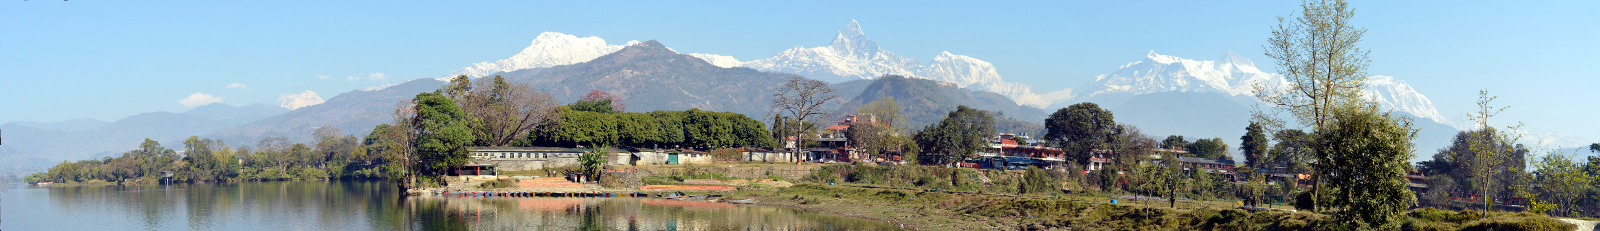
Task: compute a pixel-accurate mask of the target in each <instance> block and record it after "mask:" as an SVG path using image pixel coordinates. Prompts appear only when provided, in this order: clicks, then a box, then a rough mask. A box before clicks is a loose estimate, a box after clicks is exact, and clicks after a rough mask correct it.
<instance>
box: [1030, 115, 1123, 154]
mask: <svg viewBox="0 0 1600 231" xmlns="http://www.w3.org/2000/svg"><path fill="white" fill-rule="evenodd" d="M1044 128H1045V135H1044V140H1045V141H1047V142H1049V143H1053V144H1056V146H1057V147H1060V148H1061V150H1062V151H1065V152H1066V155H1065V156H1066V158H1068V159H1071V160H1073V161H1077V162H1078V164H1079V165H1088V164H1089V153H1090V151H1092V150H1094V149H1100V148H1103V146H1104V145H1105V143H1106V142H1107V141H1108V140H1109V139H1110V137H1111V136H1112V135H1113V134H1114V133H1115V129H1116V128H1117V122H1116V121H1115V120H1114V117H1113V116H1112V115H1111V111H1109V110H1105V109H1101V108H1100V105H1097V104H1094V103H1090V102H1083V103H1078V104H1073V105H1071V106H1067V107H1065V108H1061V109H1060V110H1056V112H1055V113H1051V114H1050V117H1049V118H1046V119H1045V120H1044Z"/></svg>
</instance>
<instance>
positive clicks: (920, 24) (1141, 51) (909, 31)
mask: <svg viewBox="0 0 1600 231" xmlns="http://www.w3.org/2000/svg"><path fill="white" fill-rule="evenodd" d="M1353 4H1354V6H1355V8H1356V10H1357V11H1356V12H1357V16H1356V18H1355V20H1356V21H1355V23H1356V25H1357V26H1360V27H1366V28H1368V29H1369V31H1368V33H1367V36H1366V41H1364V42H1363V43H1361V46H1362V47H1365V48H1367V49H1371V50H1372V51H1373V52H1372V56H1371V57H1372V60H1373V63H1372V66H1371V70H1370V73H1371V74H1374V75H1388V76H1394V77H1396V78H1398V79H1400V80H1404V81H1406V82H1408V83H1409V84H1410V85H1411V86H1412V87H1414V88H1415V89H1416V90H1417V91H1418V92H1421V93H1422V94H1424V95H1426V96H1427V97H1428V98H1429V99H1431V100H1432V101H1433V104H1434V106H1435V107H1437V108H1438V109H1439V112H1440V113H1441V114H1444V115H1445V116H1446V117H1454V116H1455V115H1459V114H1461V113H1465V112H1468V111H1471V110H1473V109H1474V104H1473V103H1474V102H1473V101H1474V100H1475V99H1476V97H1477V95H1476V93H1477V91H1478V90H1481V89H1488V90H1490V91H1491V93H1493V94H1494V95H1498V96H1500V100H1498V101H1496V103H1497V104H1500V105H1511V106H1512V107H1511V108H1510V109H1508V110H1507V111H1506V112H1505V113H1503V114H1501V116H1500V117H1497V119H1499V120H1500V121H1503V122H1505V123H1514V122H1516V121H1521V122H1523V123H1526V124H1527V126H1528V127H1527V128H1529V129H1530V130H1533V131H1537V132H1550V133H1560V134H1565V135H1568V136H1571V138H1568V139H1567V140H1569V141H1564V143H1566V144H1567V145H1568V146H1570V144H1576V143H1580V142H1594V141H1596V140H1595V139H1596V138H1600V121H1597V120H1595V119H1592V117H1593V116H1591V115H1593V114H1596V112H1600V109H1596V108H1595V107H1594V105H1595V102H1600V94H1597V93H1596V91H1594V90H1591V88H1590V87H1589V86H1595V85H1600V72H1596V71H1594V70H1595V69H1596V68H1594V66H1595V65H1596V63H1600V56H1596V54H1597V53H1600V14H1597V13H1595V12H1600V1H1569V2H1540V3H1535V4H1527V3H1520V2H1518V3H1507V2H1474V1H1440V2H1412V1H1354V2H1353ZM1298 5H1299V3H1298V2H1293V1H1173V2H1128V1H1089V3H1059V2H1047V3H1045V4H1039V3H1033V2H1028V3H990V2H983V3H973V2H971V1H959V2H932V1H904V2H867V3H862V2H858V1H838V2H823V1H801V2H771V1H740V2H693V1H649V2H609V1H561V2H542V1H541V2H531V1H516V2H488V1H472V2H456V1H424V2H409V3H393V2H387V1H385V2H377V1H374V2H332V3H330V2H326V1H305V2H295V1H270V2H266V1H264V2H258V3H237V2H232V1H140V2H128V1H93V0H77V1H47V0H35V1H5V2H0V110H3V111H0V123H4V122H7V121H41V122H53V121H60V120H65V119H72V118H94V119H99V120H106V121H114V120H116V119H120V118H122V117H126V116H130V115H133V114H137V113H143V112H153V111H172V112H182V111H185V110H188V109H189V107H188V106H186V105H184V103H180V100H183V99H185V98H188V97H190V96H193V95H194V94H195V93H202V94H205V95H209V96H211V97H213V98H206V97H199V98H196V99H192V100H191V101H186V102H188V103H190V104H191V105H193V104H194V103H195V102H209V101H206V100H199V99H209V100H212V101H215V100H218V98H220V101H221V102H223V103H228V104H236V105H242V104H253V103H266V104H272V105H277V104H279V100H280V98H281V97H283V96H284V95H288V94H297V93H300V92H303V91H307V90H310V91H313V92H315V93H317V94H319V95H321V97H322V98H324V99H331V98H333V97H334V96H335V95H338V94H340V93H343V92H348V91H351V90H354V89H359V88H364V87H371V86H379V85H384V84H393V83H399V82H403V81H405V80H410V79H417V78H434V77H440V76H443V75H445V74H448V73H449V72H450V71H452V70H456V69H459V68H461V67H464V66H466V65H469V64H471V63H475V62H483V61H491V62H492V61H495V60H500V59H504V58H506V57H509V56H511V55H513V54H516V53H517V52H519V51H521V49H522V48H524V47H526V46H528V42H529V41H531V40H533V38H534V37H535V36H537V35H538V34H539V33H541V32H546V31H553V32H561V33H567V34H572V35H577V36H580V37H587V36H598V37H601V38H604V39H606V40H607V41H608V42H609V43H612V44H622V43H623V42H626V41H628V40H650V39H656V40H658V41H660V42H661V43H663V44H665V45H667V46H669V47H672V48H674V49H676V50H678V51H680V52H686V53H691V52H692V53H710V54H721V55H731V56H734V57H736V58H738V59H740V60H743V61H748V60H752V59H760V58H766V57H770V56H772V55H773V54H776V53H778V52H781V51H783V50H785V49H788V48H792V47H795V46H805V47H814V46H823V45H827V43H828V42H829V41H831V40H832V38H833V35H834V33H835V32H837V31H838V30H839V29H841V28H843V27H844V25H845V24H846V23H848V22H849V21H850V20H857V21H859V22H860V23H861V26H862V28H863V30H864V31H865V32H866V33H867V35H868V36H869V37H870V38H871V39H872V40H873V41H876V42H878V44H879V45H880V46H881V47H882V48H884V49H886V50H890V51H893V52H896V53H899V54H901V55H902V56H906V57H910V58H916V59H919V60H922V61H924V62H927V61H930V60H931V59H932V58H933V57H934V56H935V55H937V54H938V53H939V52H942V51H949V52H951V53H954V54H960V55H967V56H972V57H974V58H978V59H982V60H985V61H989V62H991V63H993V64H994V65H995V66H996V67H997V68H998V69H999V72H1000V74H1001V75H1003V76H1004V78H1005V79H1006V80H1007V81H1012V82H1022V83H1027V84H1032V85H1033V86H1034V87H1035V89H1034V92H1041V93H1042V92H1050V91H1054V90H1059V89H1062V88H1067V87H1073V86H1077V85H1079V84H1082V83H1084V82H1085V81H1089V80H1092V79H1093V77H1094V76H1095V75H1100V74H1107V73H1110V72H1111V71H1113V70H1115V69H1116V68H1117V67H1118V66H1121V65H1123V64H1127V63H1129V62H1133V61H1139V60H1141V59H1143V58H1144V56H1145V54H1146V53H1147V52H1149V51H1152V50H1153V51H1156V52H1157V53H1161V54H1165V55H1174V56H1179V57H1183V58H1188V59H1195V60H1211V59H1215V58H1216V57H1219V56H1221V55H1223V54H1225V53H1226V52H1229V51H1233V52H1237V53H1240V54H1243V55H1244V56H1245V57H1247V58H1250V59H1252V60H1253V61H1255V62H1256V63H1257V64H1258V65H1259V66H1260V67H1261V68H1262V69H1263V70H1267V71H1272V70H1273V69H1274V68H1273V67H1272V66H1271V65H1270V64H1271V61H1270V60H1268V59H1267V57H1265V56H1264V55H1262V49H1261V45H1262V44H1264V43H1265V41H1266V38H1267V37H1268V36H1269V32H1270V30H1269V28H1268V27H1269V26H1271V25H1274V24H1276V20H1275V19H1274V17H1276V16H1279V15H1283V16H1290V15H1291V14H1293V13H1295V12H1297V11H1298V9H1299V7H1298ZM235 83H237V84H239V85H242V86H243V87H232V88H230V87H229V86H230V85H234V84H235ZM234 86H238V85H234Z"/></svg>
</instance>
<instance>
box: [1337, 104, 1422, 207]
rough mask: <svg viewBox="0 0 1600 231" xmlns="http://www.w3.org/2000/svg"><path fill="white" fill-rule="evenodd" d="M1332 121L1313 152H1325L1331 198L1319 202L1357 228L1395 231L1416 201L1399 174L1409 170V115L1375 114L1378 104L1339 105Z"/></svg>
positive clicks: (1413, 135) (1411, 132) (1402, 174)
mask: <svg viewBox="0 0 1600 231" xmlns="http://www.w3.org/2000/svg"><path fill="white" fill-rule="evenodd" d="M1334 121H1335V122H1333V123H1330V124H1328V127H1325V128H1324V129H1323V130H1321V131H1319V132H1318V134H1317V139H1316V140H1317V143H1316V145H1317V148H1316V150H1317V152H1318V153H1319V155H1320V156H1325V157H1326V160H1327V161H1328V162H1327V163H1326V164H1328V166H1339V167H1337V168H1327V169H1326V170H1327V172H1326V175H1325V176H1324V177H1326V178H1327V183H1328V184H1329V186H1332V187H1333V188H1336V189H1337V190H1335V191H1334V196H1333V197H1330V198H1332V201H1327V202H1326V203H1324V204H1323V205H1324V206H1325V207H1327V208H1331V209H1333V210H1335V211H1337V212H1335V213H1334V216H1335V217H1337V218H1340V219H1339V220H1341V221H1347V222H1348V223H1346V224H1347V225H1350V226H1352V227H1355V228H1362V229H1367V228H1375V229H1382V230H1394V229H1398V228H1400V226H1399V225H1400V222H1399V221H1400V216H1401V215H1402V213H1403V212H1405V210H1406V209H1407V208H1410V207H1411V206H1412V205H1413V204H1414V202H1415V201H1416V198H1415V197H1416V196H1415V194H1412V193H1411V190H1409V189H1407V188H1406V183H1407V182H1408V181H1407V180H1406V179H1405V178H1404V177H1403V176H1405V174H1406V173H1407V172H1408V171H1410V169H1411V167H1410V165H1409V164H1408V162H1407V161H1408V160H1410V159H1411V156H1412V155H1411V151H1412V143H1411V139H1412V138H1414V137H1415V136H1416V130H1415V129H1412V128H1411V126H1412V125H1411V118H1408V117H1404V116H1396V115H1392V114H1389V113H1379V112H1378V109H1377V107H1376V105H1371V106H1362V107H1360V108H1351V109H1347V110H1340V111H1339V113H1335V114H1334Z"/></svg>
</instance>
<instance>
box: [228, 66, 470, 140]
mask: <svg viewBox="0 0 1600 231" xmlns="http://www.w3.org/2000/svg"><path fill="white" fill-rule="evenodd" d="M443 85H444V82H442V81H438V80H434V79H417V80H411V81H408V82H405V83H402V84H400V85H394V86H390V87H387V88H383V89H378V90H372V91H365V90H355V91H350V92H346V93H343V94H339V95H338V96H334V97H333V98H332V99H328V100H327V102H323V103H322V104H317V105H311V106H306V107H303V108H300V109H296V110H294V111H290V112H288V113H283V114H282V115H277V116H273V117H270V118H266V119H262V120H258V121H254V122H251V123H248V124H244V125H239V126H237V127H232V128H228V129H226V130H222V131H218V132H215V133H211V134H207V135H203V136H202V137H207V138H214V139H222V140H225V141H228V143H229V144H230V145H233V146H235V147H237V146H239V145H241V144H242V145H252V146H254V145H255V141H257V140H259V138H260V137H268V136H286V137H289V139H290V140H293V141H295V142H311V141H312V140H313V139H312V137H311V133H312V132H313V131H316V129H317V128H318V127H322V126H323V125H333V126H334V127H337V128H339V130H341V131H343V132H344V133H346V134H354V135H357V136H364V135H366V134H367V133H371V132H372V128H373V127H376V126H378V125H379V124H384V123H389V122H390V121H393V119H394V118H393V116H394V111H393V110H394V106H395V104H397V103H399V102H400V101H401V100H405V99H410V98H412V97H415V96H416V95H417V94H418V93H423V92H432V91H434V90H437V89H439V86H443Z"/></svg>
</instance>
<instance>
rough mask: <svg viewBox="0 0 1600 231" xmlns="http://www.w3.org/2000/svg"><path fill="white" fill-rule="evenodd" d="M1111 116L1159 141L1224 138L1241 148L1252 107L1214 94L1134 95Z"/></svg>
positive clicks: (1172, 93)
mask: <svg viewBox="0 0 1600 231" xmlns="http://www.w3.org/2000/svg"><path fill="white" fill-rule="evenodd" d="M1111 115H1112V116H1113V118H1112V119H1113V120H1116V121H1117V123H1125V124H1132V125H1134V126H1138V127H1139V130H1140V131H1141V132H1144V134H1146V135H1150V136H1154V137H1156V138H1157V139H1161V138H1165V137H1166V136H1168V135H1181V136H1183V137H1184V138H1186V139H1188V140H1191V141H1192V140H1195V139H1200V138H1212V137H1222V140H1225V141H1227V142H1228V143H1229V144H1228V145H1229V146H1228V147H1229V148H1236V147H1239V146H1238V143H1239V142H1240V141H1239V137H1240V136H1243V135H1244V127H1246V126H1249V125H1250V108H1248V107H1245V106H1243V105H1239V103H1235V102H1233V101H1232V100H1229V99H1228V98H1227V97H1226V96H1225V95H1223V94H1221V93H1215V92H1182V91H1169V92H1156V93H1148V94H1139V95H1134V96H1133V97H1131V98H1128V101H1127V103H1124V104H1122V106H1120V107H1116V108H1111ZM1229 152H1232V153H1237V152H1239V151H1238V150H1229Z"/></svg>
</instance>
